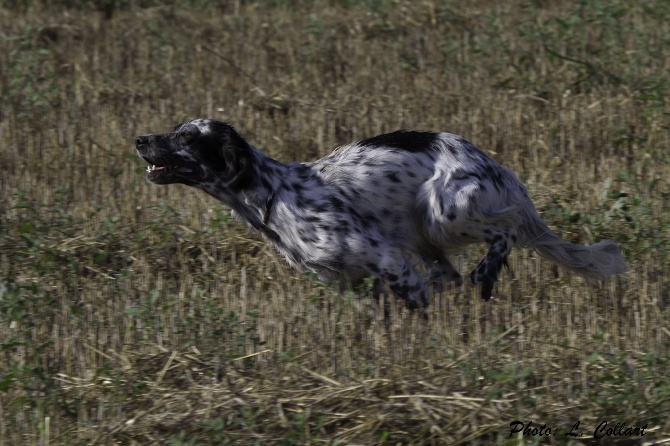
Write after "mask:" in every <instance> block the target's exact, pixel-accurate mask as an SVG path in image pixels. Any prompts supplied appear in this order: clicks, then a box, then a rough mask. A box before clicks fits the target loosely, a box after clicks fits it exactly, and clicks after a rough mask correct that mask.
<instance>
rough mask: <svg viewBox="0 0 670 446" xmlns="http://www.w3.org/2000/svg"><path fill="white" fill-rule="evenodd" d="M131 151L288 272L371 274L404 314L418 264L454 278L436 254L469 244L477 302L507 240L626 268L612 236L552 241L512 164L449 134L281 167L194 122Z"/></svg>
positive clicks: (386, 139) (417, 294)
mask: <svg viewBox="0 0 670 446" xmlns="http://www.w3.org/2000/svg"><path fill="white" fill-rule="evenodd" d="M135 147H136V149H137V152H138V154H139V156H140V157H142V158H143V159H144V160H145V161H146V162H147V163H149V165H150V166H149V167H147V172H146V179H147V180H148V181H150V182H152V183H155V184H169V183H182V184H186V185H188V186H194V187H197V188H199V189H202V190H203V191H205V192H207V193H208V194H210V195H212V196H214V197H215V198H217V199H219V200H221V201H222V202H224V203H226V204H227V205H228V206H230V207H231V208H232V210H233V213H234V214H235V215H236V217H237V218H239V219H240V220H242V221H244V222H246V223H247V224H248V225H249V226H250V227H251V228H252V229H254V230H256V231H258V232H260V233H261V234H262V236H263V237H264V238H265V239H266V240H267V241H268V242H269V243H271V244H272V245H274V246H275V247H276V248H277V249H278V250H279V251H280V252H281V253H282V254H283V255H284V256H285V257H286V259H287V260H288V262H289V263H290V264H291V265H293V266H294V267H296V268H300V269H307V270H311V271H313V272H315V273H316V274H317V275H318V276H319V278H320V279H321V280H325V281H331V280H336V281H339V282H340V283H348V284H351V285H354V286H355V285H357V284H359V283H361V282H362V281H363V279H364V278H366V277H369V276H375V277H377V283H379V282H380V280H381V282H382V283H384V284H386V286H388V288H389V289H390V290H391V291H392V292H393V293H394V294H395V295H397V296H399V297H401V298H403V299H405V300H406V302H407V306H408V307H409V308H411V309H415V308H418V307H420V306H423V307H424V308H425V307H427V306H428V303H429V297H428V294H429V293H428V288H427V285H426V281H425V280H424V277H422V275H421V274H420V273H419V271H417V269H416V266H417V264H418V263H420V261H422V262H425V264H426V265H427V267H428V272H429V275H430V279H431V280H435V281H437V282H440V283H442V282H443V281H454V282H456V283H457V284H458V285H460V284H462V283H463V278H462V277H461V275H460V274H459V273H458V271H457V270H456V269H455V268H454V266H453V265H452V264H451V262H450V261H449V259H448V258H447V256H446V254H447V253H448V252H450V251H453V250H456V249H459V248H461V247H463V246H464V245H467V244H470V243H474V242H485V243H486V244H487V246H488V253H487V254H486V256H485V257H484V259H482V261H481V262H479V264H478V265H477V267H476V268H475V269H474V270H473V271H472V273H471V274H470V280H471V282H472V283H473V284H481V297H482V298H483V299H485V300H488V299H490V298H491V292H492V289H493V285H494V283H495V282H496V280H497V278H498V274H499V273H500V270H501V268H502V266H503V265H505V264H506V260H507V256H508V254H509V253H510V251H511V250H512V247H513V246H515V245H516V246H525V247H532V248H534V249H536V250H537V251H538V252H539V254H541V255H542V256H544V257H546V258H547V259H549V260H551V261H553V262H555V263H557V264H558V265H560V266H562V267H564V268H567V269H568V270H570V271H572V272H574V273H576V274H580V275H582V276H585V277H588V278H593V279H602V278H604V277H606V276H609V275H612V274H618V273H622V272H624V271H626V269H627V266H626V263H625V262H624V260H623V257H622V255H621V253H620V251H619V249H618V248H617V246H616V245H615V244H614V243H612V242H610V241H601V242H600V243H596V244H594V245H591V246H579V245H574V244H571V243H569V242H566V241H564V240H562V239H561V238H559V237H558V236H557V235H556V234H554V233H553V232H552V231H551V230H550V229H549V227H548V226H547V225H546V224H545V223H544V221H542V219H541V218H540V217H539V215H538V214H537V212H536V211H535V207H534V206H533V202H532V201H531V200H530V198H529V197H528V194H527V192H526V189H525V187H524V186H523V185H522V184H521V182H520V181H519V180H518V178H517V177H516V175H515V174H514V173H513V172H512V171H511V170H509V169H507V168H504V167H502V166H500V165H499V164H498V163H496V162H495V161H494V160H493V159H491V158H490V157H489V156H487V155H486V154H485V153H484V152H482V151H481V150H479V149H478V148H477V147H475V146H474V145H473V144H471V143H470V142H468V141H466V140H465V139H464V138H462V137H460V136H457V135H453V134H451V133H429V132H412V131H397V132H394V133H388V134H383V135H378V136H375V137H373V138H370V139H366V140H363V141H358V142H354V143H351V144H347V145H345V146H342V147H339V148H338V149H336V150H335V151H334V152H333V153H331V154H330V155H328V156H326V157H324V158H321V159H320V160H318V161H315V162H312V163H299V162H293V163H289V164H282V163H280V162H278V161H275V160H274V159H272V158H270V157H268V156H266V155H265V154H263V153H261V152H260V151H258V150H257V149H255V148H254V147H252V146H251V145H250V144H249V143H247V142H246V141H245V140H244V139H243V138H242V137H241V136H240V134H239V133H238V132H237V131H236V130H235V129H234V128H233V127H232V126H231V125H230V124H228V123H226V122H220V121H215V120H210V119H195V120H193V121H190V122H186V123H183V124H180V125H178V126H177V127H176V128H175V129H174V130H173V131H172V132H171V133H165V134H151V135H144V136H139V137H138V138H137V139H136V141H135Z"/></svg>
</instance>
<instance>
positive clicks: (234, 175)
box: [214, 123, 254, 190]
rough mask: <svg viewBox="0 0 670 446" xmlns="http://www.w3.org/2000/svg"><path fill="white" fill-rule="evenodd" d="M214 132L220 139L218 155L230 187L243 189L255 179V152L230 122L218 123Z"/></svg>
mask: <svg viewBox="0 0 670 446" xmlns="http://www.w3.org/2000/svg"><path fill="white" fill-rule="evenodd" d="M218 124H219V125H218V126H217V127H219V128H216V129H215V130H214V134H216V135H218V136H219V138H220V140H219V143H220V149H219V153H218V155H219V156H220V160H221V161H222V163H223V166H221V167H222V168H223V171H224V172H225V176H226V180H227V183H228V187H229V188H231V189H235V190H243V189H246V188H248V187H249V186H251V184H252V183H253V181H254V169H253V167H254V154H253V150H252V148H251V146H250V145H249V143H247V142H246V141H245V140H244V138H242V136H240V134H239V133H237V131H236V130H235V129H234V128H233V127H232V126H231V125H229V124H227V123H218Z"/></svg>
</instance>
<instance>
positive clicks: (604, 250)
mask: <svg viewBox="0 0 670 446" xmlns="http://www.w3.org/2000/svg"><path fill="white" fill-rule="evenodd" d="M522 213H523V218H522V223H521V225H520V227H519V228H518V231H519V241H520V244H521V245H523V246H527V247H531V248H534V249H535V250H536V251H537V252H538V253H539V254H540V255H541V256H543V257H545V258H547V259H549V260H551V261H552V262H554V263H556V264H557V265H559V266H562V267H563V268H565V269H567V270H569V271H572V272H574V273H576V274H579V275H581V276H585V277H587V278H590V279H596V280H601V279H604V278H605V277H607V276H611V275H613V274H620V273H624V272H626V271H627V270H628V265H627V264H626V262H625V261H624V259H623V255H622V254H621V251H620V250H619V247H618V246H617V245H616V244H615V243H614V242H611V241H609V240H604V241H602V242H598V243H596V244H593V245H574V244H572V243H570V242H566V241H565V240H563V239H561V238H560V237H559V236H557V235H556V234H555V233H554V232H552V230H551V229H549V227H548V226H547V224H546V223H545V222H544V221H543V220H542V218H540V216H539V215H538V214H537V212H536V211H535V209H534V207H532V206H530V207H527V206H524V207H523V210H522Z"/></svg>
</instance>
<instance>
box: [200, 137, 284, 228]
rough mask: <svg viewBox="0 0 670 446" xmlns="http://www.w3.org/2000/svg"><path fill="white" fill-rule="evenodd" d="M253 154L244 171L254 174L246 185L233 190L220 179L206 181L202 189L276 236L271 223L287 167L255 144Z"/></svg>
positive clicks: (248, 221)
mask: <svg viewBox="0 0 670 446" xmlns="http://www.w3.org/2000/svg"><path fill="white" fill-rule="evenodd" d="M252 155H253V157H254V160H253V162H252V163H251V167H250V168H249V171H248V172H245V175H249V176H250V177H251V178H250V181H249V182H248V186H247V187H245V188H244V189H240V190H237V191H232V190H231V189H230V187H228V185H226V184H225V183H223V182H217V183H215V184H211V183H210V184H205V185H203V186H201V189H202V190H204V191H205V192H207V193H208V194H210V195H212V196H213V197H215V198H217V199H219V200H220V201H222V202H224V203H226V204H228V205H229V206H230V207H231V208H232V209H233V211H234V212H235V214H237V216H238V217H240V218H241V219H242V220H244V221H245V222H247V223H248V224H249V225H251V227H253V228H254V229H256V230H258V231H261V232H263V233H264V234H265V235H266V236H268V237H269V238H271V239H276V238H278V237H279V236H278V235H277V233H276V232H275V231H273V230H272V229H270V228H269V227H268V225H270V224H271V223H272V212H273V208H274V204H275V198H276V196H277V194H278V192H279V190H280V189H281V187H282V184H283V182H282V178H283V177H284V175H285V174H286V171H287V170H288V168H287V166H286V165H285V164H282V163H280V162H279V161H276V160H274V159H272V158H270V157H269V156H267V155H265V154H264V153H262V152H260V151H258V150H256V149H255V148H252Z"/></svg>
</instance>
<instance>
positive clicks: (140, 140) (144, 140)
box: [135, 136, 149, 149]
mask: <svg viewBox="0 0 670 446" xmlns="http://www.w3.org/2000/svg"><path fill="white" fill-rule="evenodd" d="M147 144H149V137H148V136H138V137H137V138H136V139H135V147H136V148H138V149H139V148H140V147H142V146H145V145H147Z"/></svg>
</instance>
